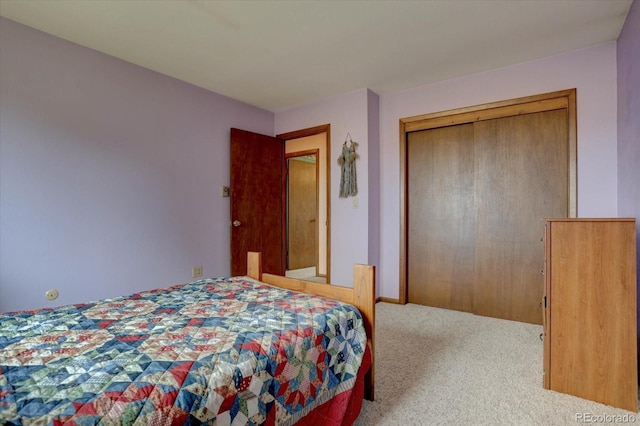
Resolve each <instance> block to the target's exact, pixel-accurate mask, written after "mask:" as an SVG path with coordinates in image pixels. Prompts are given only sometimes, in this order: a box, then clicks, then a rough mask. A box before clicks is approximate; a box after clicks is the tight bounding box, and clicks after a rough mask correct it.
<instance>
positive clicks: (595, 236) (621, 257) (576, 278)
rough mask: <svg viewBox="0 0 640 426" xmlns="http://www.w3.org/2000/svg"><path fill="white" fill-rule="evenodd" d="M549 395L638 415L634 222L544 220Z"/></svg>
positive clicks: (545, 368) (546, 378) (543, 303)
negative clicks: (551, 391) (568, 397)
mask: <svg viewBox="0 0 640 426" xmlns="http://www.w3.org/2000/svg"><path fill="white" fill-rule="evenodd" d="M544 243H545V268H544V271H543V273H544V277H545V280H544V295H543V299H542V306H543V327H544V364H543V366H544V372H543V383H544V387H545V388H546V389H551V390H554V391H557V392H562V393H567V394H571V395H575V396H578V397H581V398H585V399H589V400H592V401H597V402H601V403H604V404H607V405H611V406H614V407H618V408H624V409H627V410H631V411H633V412H637V411H638V361H637V353H636V352H637V346H636V344H637V331H636V328H637V323H636V321H637V317H636V285H637V281H636V223H635V219H584V218H580V219H567V218H563V219H545V236H544Z"/></svg>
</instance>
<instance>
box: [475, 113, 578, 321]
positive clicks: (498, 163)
mask: <svg viewBox="0 0 640 426" xmlns="http://www.w3.org/2000/svg"><path fill="white" fill-rule="evenodd" d="M566 129H567V113H566V111H565V110H564V109H561V110H554V111H545V112H539V113H535V114H525V115H520V116H513V117H505V118H500V119H496V120H485V121H480V122H477V123H475V127H474V131H475V132H474V139H475V152H476V155H475V159H476V161H475V164H476V165H475V182H476V204H477V215H476V229H475V256H474V271H475V274H474V276H475V283H474V286H473V290H474V292H473V301H474V312H475V313H477V314H480V315H485V316H490V317H496V318H505V319H511V320H516V321H522V322H528V323H534V324H540V322H541V317H540V300H541V299H542V293H543V286H542V282H543V277H542V276H541V275H540V271H541V270H542V269H543V262H542V255H543V253H544V250H543V248H544V247H543V244H542V243H541V242H540V238H541V237H542V229H543V226H542V223H541V219H542V218H544V217H567V215H568V211H567V205H568V193H567V188H568V182H567V179H568V175H569V173H568V149H567V143H566V140H567V133H566Z"/></svg>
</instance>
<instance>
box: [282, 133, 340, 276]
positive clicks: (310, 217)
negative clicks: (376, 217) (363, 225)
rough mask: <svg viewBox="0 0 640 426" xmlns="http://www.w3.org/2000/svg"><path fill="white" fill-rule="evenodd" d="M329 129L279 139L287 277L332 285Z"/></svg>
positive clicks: (289, 134) (289, 135) (287, 135)
mask: <svg viewBox="0 0 640 426" xmlns="http://www.w3.org/2000/svg"><path fill="white" fill-rule="evenodd" d="M328 130H329V126H328V125H326V126H319V127H315V128H311V129H305V130H301V131H298V132H292V133H287V134H284V135H278V136H277V137H278V138H281V139H283V140H284V141H285V158H286V163H287V169H288V172H287V180H286V203H285V206H286V224H285V233H286V237H285V239H286V246H287V250H286V272H285V275H287V276H291V277H295V278H300V279H304V280H309V281H316V282H325V283H326V282H330V255H329V247H330V244H329V241H330V238H329V235H330V233H329V229H330V220H329V218H330V214H329V211H330V206H329V200H330V198H329V185H328V182H329V167H328V155H327V153H328V152H329V132H328Z"/></svg>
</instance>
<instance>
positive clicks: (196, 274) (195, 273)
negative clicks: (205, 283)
mask: <svg viewBox="0 0 640 426" xmlns="http://www.w3.org/2000/svg"><path fill="white" fill-rule="evenodd" d="M191 276H192V277H193V278H200V277H201V276H202V266H194V267H193V268H192V269H191Z"/></svg>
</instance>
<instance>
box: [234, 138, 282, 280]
mask: <svg viewBox="0 0 640 426" xmlns="http://www.w3.org/2000/svg"><path fill="white" fill-rule="evenodd" d="M284 176H285V174H284V143H283V142H282V141H281V140H279V139H276V138H274V137H271V136H266V135H261V134H258V133H252V132H248V131H246V130H240V129H231V180H230V183H231V193H230V195H231V275H245V274H246V273H247V252H248V251H259V252H261V253H262V265H263V271H264V272H269V273H272V274H281V275H283V274H284V268H285V257H284V246H285V240H284V232H283V230H284V188H285V186H284V185H285V179H284Z"/></svg>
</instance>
